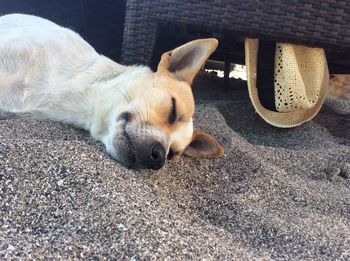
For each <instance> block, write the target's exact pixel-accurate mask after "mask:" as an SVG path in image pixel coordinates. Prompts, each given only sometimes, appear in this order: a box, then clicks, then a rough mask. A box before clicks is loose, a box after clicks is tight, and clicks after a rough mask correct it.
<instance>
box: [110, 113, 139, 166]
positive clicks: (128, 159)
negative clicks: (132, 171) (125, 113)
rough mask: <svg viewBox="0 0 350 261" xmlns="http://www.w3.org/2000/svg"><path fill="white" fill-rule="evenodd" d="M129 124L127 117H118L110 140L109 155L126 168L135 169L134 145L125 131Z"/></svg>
mask: <svg viewBox="0 0 350 261" xmlns="http://www.w3.org/2000/svg"><path fill="white" fill-rule="evenodd" d="M127 124H129V120H128V118H127V117H122V116H121V117H119V119H118V121H117V126H116V129H117V130H116V133H115V134H114V137H113V139H112V148H113V149H112V150H113V151H110V152H109V153H110V155H111V156H112V157H113V158H114V159H115V160H117V161H119V162H120V163H122V164H123V165H125V166H126V167H128V168H135V163H136V153H135V148H134V145H133V143H132V141H131V139H130V136H129V134H128V132H127V130H126V126H127Z"/></svg>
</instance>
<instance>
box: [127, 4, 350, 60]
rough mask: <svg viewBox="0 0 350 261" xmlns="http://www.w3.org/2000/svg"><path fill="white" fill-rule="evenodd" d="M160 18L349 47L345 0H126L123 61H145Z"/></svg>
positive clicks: (349, 16)
mask: <svg viewBox="0 0 350 261" xmlns="http://www.w3.org/2000/svg"><path fill="white" fill-rule="evenodd" d="M161 23H171V24H181V25H183V26H192V27H193V26H194V27H199V28H201V29H202V30H205V31H207V32H210V33H219V32H220V33H223V32H225V33H230V34H233V35H237V36H244V37H251V38H261V39H271V40H275V41H278V42H291V43H299V44H305V45H312V46H318V47H325V48H330V49H337V50H349V51H350V4H349V1H348V0H322V1H319V0H275V1H262V0H260V1H258V0H213V1H203V0H143V1H140V0H128V1H127V7H126V17H125V29H124V30H125V31H124V39H123V47H122V61H123V62H124V63H126V64H130V63H146V64H147V63H149V62H150V60H151V57H152V51H153V47H154V44H155V40H156V36H157V35H156V33H157V25H159V24H161Z"/></svg>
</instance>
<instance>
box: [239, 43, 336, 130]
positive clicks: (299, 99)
mask: <svg viewBox="0 0 350 261" xmlns="http://www.w3.org/2000/svg"><path fill="white" fill-rule="evenodd" d="M287 46H288V45H287ZM258 48H259V41H258V40H256V39H247V40H246V41H245V53H246V66H247V81H248V92H249V97H250V100H251V101H252V104H253V106H254V108H255V110H256V112H257V113H258V114H259V115H260V116H261V117H262V118H263V119H264V120H265V121H266V122H268V123H270V124H271V125H273V126H276V127H280V128H289V127H295V126H298V125H300V124H302V123H304V122H307V121H310V120H311V119H312V118H313V117H314V116H315V115H316V114H317V113H318V112H319V110H320V109H321V107H322V104H323V101H324V99H325V97H326V94H327V86H328V80H329V74H328V67H327V61H326V58H325V55H324V53H323V52H319V49H315V48H309V51H310V55H309V57H310V59H311V58H312V60H311V61H303V63H304V62H305V63H307V64H308V66H310V64H314V63H317V64H318V65H319V66H311V67H312V69H311V70H310V69H308V68H307V67H308V66H304V67H299V65H300V63H299V64H298V63H294V65H293V66H291V67H290V68H289V71H290V73H291V74H294V75H297V74H299V73H300V75H303V78H304V80H305V82H304V84H303V86H305V84H307V85H312V86H313V88H312V89H313V90H311V91H310V90H308V91H306V90H304V95H301V96H294V97H293V99H296V100H294V101H291V100H289V102H291V103H292V104H294V105H298V106H297V108H296V109H294V110H291V111H289V112H275V111H270V110H267V109H265V108H264V107H263V106H262V105H261V103H260V101H259V98H258V97H259V96H258V90H257V86H256V78H257V75H256V68H257V54H258ZM303 49H305V47H296V46H294V49H293V50H292V51H291V50H290V52H289V54H288V52H287V53H286V56H284V57H283V59H285V60H286V61H287V60H289V61H293V60H294V61H300V60H301V57H300V53H301V51H303ZM287 63H288V62H287ZM289 64H290V65H292V62H289ZM298 70H299V72H297V71H298ZM312 75H314V76H315V75H316V76H317V77H312ZM284 80H285V82H284V85H283V87H284V88H287V89H285V92H287V93H288V91H289V89H288V86H291V85H292V84H295V82H294V80H292V79H288V78H285V79H284ZM308 87H309V86H306V88H308ZM299 91H300V89H299ZM307 92H309V93H308V94H307ZM310 92H311V93H313V94H312V95H311V94H310ZM300 93H302V92H301V91H300ZM286 96H287V95H285V97H286ZM307 96H308V97H307ZM310 96H314V97H318V98H317V100H316V102H315V103H314V106H312V107H311V108H310V109H305V108H300V107H304V106H300V104H302V103H304V105H305V100H306V99H308V98H309V97H310ZM276 100H278V99H276ZM287 105H288V104H287ZM309 105H310V104H309ZM288 110H290V107H289V108H288Z"/></svg>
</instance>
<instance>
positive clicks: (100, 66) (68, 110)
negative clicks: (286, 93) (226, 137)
mask: <svg viewBox="0 0 350 261" xmlns="http://www.w3.org/2000/svg"><path fill="white" fill-rule="evenodd" d="M194 42H196V41H194ZM194 42H192V44H191V43H189V44H187V47H186V45H184V46H185V47H186V48H187V49H189V50H187V51H186V48H181V47H179V48H177V49H175V50H173V51H172V52H173V53H174V54H176V55H172V54H171V52H168V53H165V54H164V55H163V57H162V60H161V62H160V64H159V67H158V71H157V72H156V73H153V72H152V71H151V70H150V69H149V68H148V67H145V66H123V65H120V64H117V63H115V62H113V61H112V60H110V59H108V58H106V57H104V56H102V55H99V54H98V53H97V52H96V51H95V50H94V49H93V48H92V47H91V46H90V45H89V44H88V43H87V42H85V41H84V40H83V39H82V38H81V37H80V36H79V35H78V34H76V33H74V32H73V31H71V30H69V29H66V28H63V27H60V26H58V25H56V24H54V23H52V22H50V21H48V20H45V19H42V18H39V17H35V16H29V15H20V14H13V15H6V16H2V17H0V118H3V119H4V118H9V117H17V118H34V119H49V120H56V121H62V122H66V123H70V124H73V125H75V126H78V127H80V128H83V129H86V130H88V131H90V133H91V135H92V137H93V138H95V139H97V140H100V141H102V142H103V143H104V144H105V145H106V148H107V151H108V152H109V153H110V154H111V155H112V157H114V158H115V159H117V160H118V161H120V162H122V163H124V164H125V165H128V166H130V167H135V168H155V169H156V168H159V167H161V166H163V164H164V159H165V157H166V155H169V153H170V154H181V153H183V152H184V150H185V149H186V147H187V146H188V145H189V144H190V143H191V140H193V137H196V135H197V136H198V135H200V136H198V137H199V140H202V141H203V140H209V141H210V142H209V144H211V145H212V149H211V151H208V150H207V151H204V150H203V149H200V151H199V150H198V149H197V148H189V149H188V151H189V153H188V154H192V156H196V155H197V156H207V157H216V156H221V155H222V153H223V151H222V148H221V147H218V144H217V143H215V140H212V139H211V138H210V137H209V136H208V135H207V134H203V133H201V134H196V135H194V134H193V126H192V115H193V113H194V102H193V96H192V92H191V89H190V87H189V84H191V82H192V79H193V77H194V75H195V74H196V73H197V71H198V69H199V68H200V66H201V65H202V64H203V63H204V61H205V60H206V59H207V58H208V56H209V55H210V54H211V52H212V51H214V50H215V48H216V45H217V42H216V40H213V39H207V40H198V41H197V43H195V44H193V43H194ZM177 53H178V54H177ZM172 59H173V60H174V61H172ZM188 59H191V60H188ZM192 60H194V61H192ZM197 60H198V61H197ZM203 148H204V147H203ZM191 151H192V152H191ZM194 151H197V152H194ZM203 153H204V154H203Z"/></svg>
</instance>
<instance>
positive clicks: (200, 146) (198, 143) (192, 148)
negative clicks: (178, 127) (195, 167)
mask: <svg viewBox="0 0 350 261" xmlns="http://www.w3.org/2000/svg"><path fill="white" fill-rule="evenodd" d="M183 154H184V155H186V156H190V157H193V158H219V157H222V156H224V149H223V148H222V146H221V145H220V144H219V142H217V141H216V140H215V139H214V138H213V137H212V136H210V135H209V134H208V133H206V132H203V131H198V130H195V131H194V132H193V136H192V141H191V142H190V144H189V145H188V146H187V148H186V149H185V151H184V152H183Z"/></svg>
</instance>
